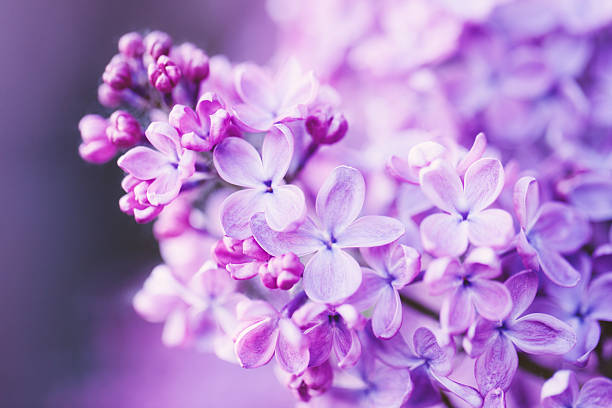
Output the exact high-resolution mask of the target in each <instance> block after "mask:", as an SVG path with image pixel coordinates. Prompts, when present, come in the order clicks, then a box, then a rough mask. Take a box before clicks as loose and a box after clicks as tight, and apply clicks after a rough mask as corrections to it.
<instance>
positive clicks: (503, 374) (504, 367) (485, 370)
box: [474, 335, 518, 395]
mask: <svg viewBox="0 0 612 408" xmlns="http://www.w3.org/2000/svg"><path fill="white" fill-rule="evenodd" d="M517 367H518V355H517V354H516V350H515V349H514V346H513V345H512V342H511V341H510V339H508V338H507V337H506V336H504V335H496V338H495V340H494V341H493V342H491V344H490V345H489V347H488V348H487V350H486V351H485V352H484V353H483V354H482V355H481V356H480V357H478V359H477V360H476V365H475V366H474V375H475V376H476V383H478V389H479V390H480V392H481V393H482V394H485V395H486V394H487V393H488V392H489V391H491V390H492V389H495V388H501V389H502V390H507V389H508V388H509V387H510V384H511V383H512V379H513V378H514V374H515V373H516V369H517Z"/></svg>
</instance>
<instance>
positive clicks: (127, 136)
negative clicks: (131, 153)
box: [106, 110, 142, 148]
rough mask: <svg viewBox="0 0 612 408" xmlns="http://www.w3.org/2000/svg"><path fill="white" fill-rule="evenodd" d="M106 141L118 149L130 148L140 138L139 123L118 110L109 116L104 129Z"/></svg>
mask: <svg viewBox="0 0 612 408" xmlns="http://www.w3.org/2000/svg"><path fill="white" fill-rule="evenodd" d="M106 135H107V137H108V140H110V142H111V143H113V144H114V145H115V146H118V147H123V148H126V147H131V146H134V145H135V144H136V143H138V142H139V141H140V139H141V138H142V129H141V127H140V123H138V121H137V120H136V119H135V118H134V117H133V116H132V115H130V114H129V113H127V112H126V111H122V110H118V111H115V112H114V113H113V114H112V115H111V116H110V126H109V127H108V128H107V129H106Z"/></svg>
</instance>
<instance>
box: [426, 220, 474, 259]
mask: <svg viewBox="0 0 612 408" xmlns="http://www.w3.org/2000/svg"><path fill="white" fill-rule="evenodd" d="M420 230H421V240H422V241H423V247H424V248H425V250H427V251H428V252H430V253H432V254H434V255H436V256H459V255H461V254H463V253H464V252H465V250H466V249H467V246H468V223H467V222H462V221H461V218H459V217H458V216H456V215H450V214H432V215H430V216H428V217H427V218H425V219H424V220H423V222H421V226H420Z"/></svg>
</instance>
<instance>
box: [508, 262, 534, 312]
mask: <svg viewBox="0 0 612 408" xmlns="http://www.w3.org/2000/svg"><path fill="white" fill-rule="evenodd" d="M504 284H505V285H506V287H507V288H508V291H509V292H510V296H511V297H512V310H511V312H510V319H511V320H515V319H517V318H518V317H519V316H520V315H522V314H523V313H525V311H526V310H527V308H528V307H529V306H530V305H531V303H532V302H533V299H535V296H536V293H537V292H538V275H537V273H535V272H534V271H530V270H527V271H522V272H519V273H517V274H516V275H513V276H511V277H510V278H509V279H508V280H507V281H506V282H505V283H504Z"/></svg>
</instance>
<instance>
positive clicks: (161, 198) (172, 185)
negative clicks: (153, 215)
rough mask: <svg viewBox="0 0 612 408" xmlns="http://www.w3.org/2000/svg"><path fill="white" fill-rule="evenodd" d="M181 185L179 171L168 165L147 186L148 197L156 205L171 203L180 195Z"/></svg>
mask: <svg viewBox="0 0 612 408" xmlns="http://www.w3.org/2000/svg"><path fill="white" fill-rule="evenodd" d="M181 185H182V183H181V181H180V179H179V174H178V172H177V171H176V170H175V169H173V168H172V167H166V168H165V171H164V172H163V173H160V174H158V175H157V178H156V179H155V181H153V183H151V185H150V186H149V188H147V199H148V200H149V202H150V203H151V204H152V205H155V206H158V205H165V204H169V203H170V202H171V201H172V200H174V199H175V198H176V197H177V196H178V194H179V192H180V191H181Z"/></svg>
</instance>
